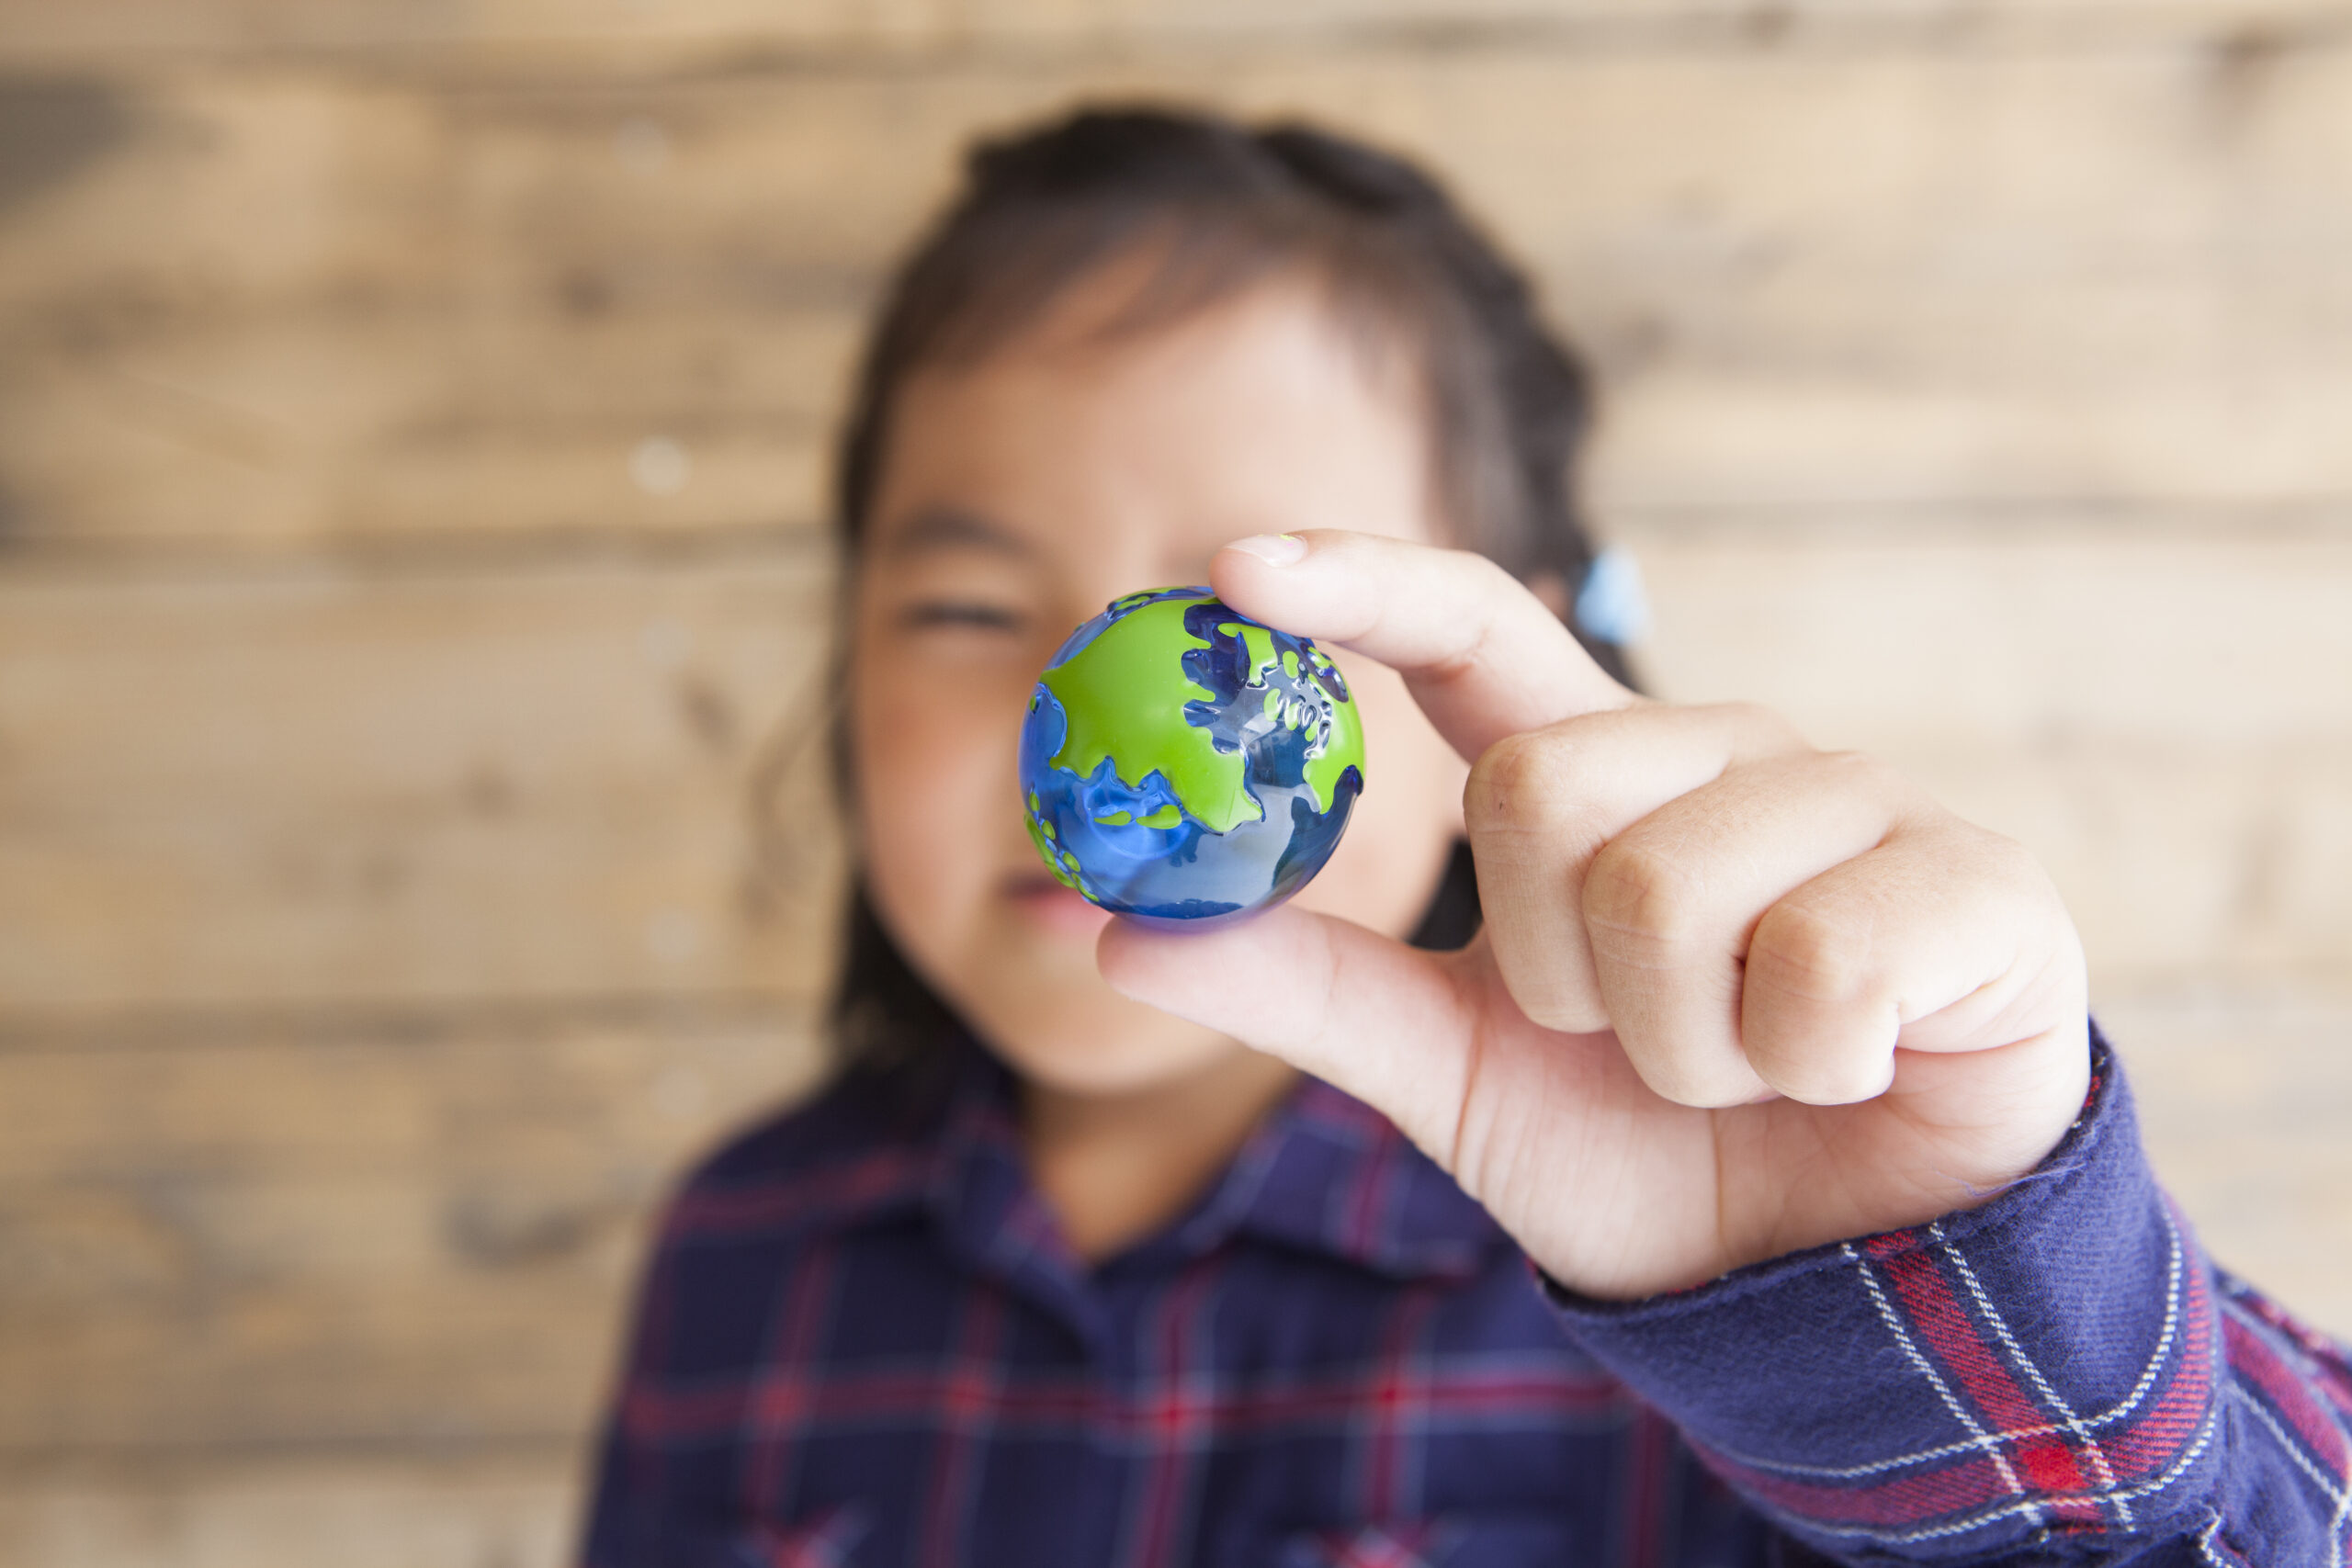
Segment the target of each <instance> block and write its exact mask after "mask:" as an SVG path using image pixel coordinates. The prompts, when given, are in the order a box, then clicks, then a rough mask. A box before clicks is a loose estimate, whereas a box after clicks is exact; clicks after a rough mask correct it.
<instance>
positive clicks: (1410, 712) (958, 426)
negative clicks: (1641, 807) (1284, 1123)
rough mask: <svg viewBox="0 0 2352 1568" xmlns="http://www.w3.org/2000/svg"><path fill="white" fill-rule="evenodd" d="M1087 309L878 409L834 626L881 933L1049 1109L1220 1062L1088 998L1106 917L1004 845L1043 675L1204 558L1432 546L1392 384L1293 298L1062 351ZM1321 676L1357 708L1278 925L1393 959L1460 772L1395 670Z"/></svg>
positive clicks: (1094, 294)
mask: <svg viewBox="0 0 2352 1568" xmlns="http://www.w3.org/2000/svg"><path fill="white" fill-rule="evenodd" d="M1107 287H1108V286H1107V285H1097V286H1095V287H1093V288H1080V289H1078V290H1075V291H1073V297H1072V298H1071V299H1069V300H1067V301H1066V302H1064V303H1063V304H1062V305H1060V306H1059V307H1057V310H1055V311H1053V312H1052V313H1051V314H1050V315H1049V316H1048V318H1047V319H1046V321H1044V322H1043V323H1041V324H1040V325H1039V326H1038V327H1037V328H1035V330H1032V331H1029V332H1027V333H1023V335H1022V336H1021V337H1019V338H1018V339H1017V340H1016V341H1014V342H1012V344H1008V345H1006V346H1005V347H1003V348H1002V349H1001V350H999V351H998V352H996V353H995V354H993V355H990V356H989V357H988V358H987V359H985V360H984V361H982V362H981V363H979V364H978V365H975V366H971V367H959V368H956V369H952V370H931V371H923V372H920V373H918V374H917V375H916V376H914V377H913V378H910V380H909V381H908V382H907V383H906V384H905V385H904V386H903V387H902V388H901V389H900V390H899V394H898V400H897V402H896V403H895V405H894V407H893V410H892V418H891V431H892V437H891V442H890V447H889V451H888V457H887V460H886V462H885V465H884V471H883V472H882V474H881V476H880V481H879V484H878V485H877V487H876V497H875V503H874V510H873V513H872V517H871V521H870V525H869V530H868V535H867V539H866V543H865V558H864V562H863V565H862V568H861V570H860V576H859V580H858V581H857V583H856V585H855V592H854V609H853V615H854V626H853V628H852V635H853V638H854V641H853V646H852V655H851V658H852V663H851V694H850V705H851V706H850V741H851V751H852V760H853V766H854V777H855V779H856V789H857V797H856V802H855V807H856V822H857V827H856V835H857V847H858V852H859V853H860V854H861V855H862V857H863V863H864V865H865V874H866V878H867V884H868V887H869V889H870V891H871V894H872V897H873V900H874V904H875V907H876V912H877V913H878V914H879V915H880V917H881V919H882V920H883V923H884V924H885V925H886V926H887V927H888V930H889V931H890V932H891V934H892V935H893V936H894V937H896V939H897V940H898V942H899V945H900V947H901V949H902V950H903V951H904V952H905V953H906V954H907V955H908V957H909V958H910V960H911V961H912V962H913V963H914V964H915V966H916V967H917V968H918V969H919V970H920V971H921V972H922V975H923V976H924V977H925V978H926V979H928V980H929V981H930V982H931V984H932V986H933V987H934V988H935V989H936V990H937V991H938V992H939V994H940V995H941V996H942V997H943V998H944V999H945V1000H946V1001H948V1002H949V1003H950V1004H951V1005H952V1006H953V1007H955V1008H956V1010H957V1012H958V1013H960V1014H961V1015H962V1016H963V1017H964V1018H965V1019H967V1021H970V1022H971V1023H972V1024H973V1026H974V1027H975V1028H977V1029H978V1031H979V1032H981V1033H982V1035H983V1036H985V1037H986V1038H987V1039H988V1040H989V1043H991V1044H993V1045H994V1046H995V1047H996V1048H997V1049H998V1050H999V1052H1000V1053H1001V1054H1002V1055H1004V1056H1005V1057H1006V1058H1007V1059H1008V1060H1009V1061H1010V1062H1012V1064H1013V1066H1015V1067H1017V1068H1018V1069H1019V1070H1020V1071H1021V1072H1022V1073H1023V1075H1024V1076H1026V1077H1029V1078H1030V1079H1032V1080H1033V1081H1035V1082H1037V1083H1040V1084H1042V1085H1045V1086H1047V1087H1050V1088H1054V1089H1061V1090H1064V1091H1067V1092H1071V1093H1115V1092H1123V1091H1131V1090H1136V1089H1148V1088H1150V1087H1152V1086H1154V1085H1155V1084H1159V1083H1164V1082H1169V1081H1171V1080H1173V1079H1174V1078H1176V1077H1181V1076H1183V1075H1186V1074H1189V1073H1191V1072H1193V1071H1196V1070H1198V1069H1202V1068H1205V1067H1208V1066H1213V1065H1214V1064H1215V1063H1216V1061H1217V1060H1219V1059H1220V1058H1221V1057H1223V1056H1224V1055H1226V1054H1227V1053H1229V1052H1232V1051H1236V1050H1238V1049H1239V1047H1238V1046H1237V1045H1235V1044H1234V1043H1232V1042H1231V1041H1230V1040H1228V1039H1227V1038H1226V1037H1225V1036H1222V1035H1217V1034H1213V1033H1210V1032H1207V1031H1205V1030H1204V1029H1202V1028H1201V1027H1199V1026H1198V1025H1195V1024H1192V1023H1188V1022H1185V1021H1182V1020H1179V1019H1175V1018H1172V1017H1170V1016H1168V1015H1167V1014H1164V1013H1160V1012H1158V1011H1155V1010H1150V1009H1148V1008H1146V1007H1144V1006H1142V1005H1141V1004H1139V1003H1136V1002H1132V1001H1129V1000H1128V999H1127V998H1124V997H1122V996H1120V995H1119V994H1118V993H1116V992H1114V991H1113V990H1112V989H1111V988H1110V987H1108V986H1106V985H1104V984H1103V981H1102V979H1101V977H1100V976H1098V975H1097V974H1096V973H1095V969H1094V938H1095V935H1096V933H1097V932H1098V931H1101V929H1102V928H1103V924H1104V923H1105V922H1106V921H1107V920H1108V919H1109V918H1110V917H1108V916H1107V915H1105V914H1103V912H1102V911H1101V910H1099V909H1096V908H1093V907H1092V906H1091V905H1089V904H1087V903H1086V902H1085V901H1084V900H1082V899H1080V897H1078V895H1076V894H1075V893H1071V892H1069V891H1068V890H1067V889H1065V888H1063V887H1062V886H1060V885H1059V884H1057V883H1056V882H1055V881H1054V880H1053V879H1052V878H1051V877H1050V876H1048V875H1047V874H1046V870H1045V868H1044V866H1042V865H1041V864H1040V863H1038V860H1037V852H1036V851H1035V848H1033V847H1032V845H1031V843H1030V840H1029V836H1028V833H1027V831H1026V830H1025V829H1024V828H1023V820H1022V811H1021V800H1020V789H1019V784H1018V783H1017V776H1016V766H1015V761H1016V750H1017V742H1018V739H1019V736H1020V730H1021V722H1022V718H1023V713H1024V712H1025V710H1026V707H1027V705H1028V700H1029V694H1030V690H1031V688H1032V687H1033V686H1034V685H1035V682H1036V678H1037V674H1038V671H1040V670H1041V669H1042V668H1043V667H1044V665H1045V662H1046V660H1047V659H1048V658H1050V657H1051V656H1052V654H1053V652H1054V649H1056V648H1057V647H1058V646H1059V645H1060V643H1061V641H1062V639H1063V638H1064V637H1067V636H1068V635H1069V632H1070V630H1071V628H1072V627H1074V626H1077V625H1078V624H1079V623H1080V622H1081V621H1083V620H1085V619H1087V618H1088V617H1089V616H1091V615H1095V614H1097V613H1099V612H1100V611H1101V610H1102V608H1103V605H1104V604H1107V603H1109V602H1110V601H1111V600H1112V599H1114V598H1116V597H1117V596H1119V595H1120V594H1122V593H1126V592H1133V591H1135V590H1136V589H1141V588H1157V587H1164V586H1169V585H1173V584H1179V583H1196V582H1205V581H1208V563H1209V558H1210V556H1211V555H1213V554H1214V553H1215V552H1216V549H1217V547H1219V546H1221V545H1223V544H1225V543H1226V542H1227V540H1230V539H1234V538H1238V537H1240V536H1244V535H1250V534H1273V533H1283V532H1288V531H1291V530H1295V529H1300V528H1314V527H1340V528H1351V529H1356V530H1359V531H1362V532H1366V533H1375V534H1388V535H1394V536H1399V537H1404V538H1409V539H1418V540H1430V541H1434V540H1436V539H1437V538H1438V536H1439V532H1440V528H1439V524H1438V520H1437V517H1436V515H1435V513H1434V510H1433V506H1434V502H1433V487H1432V484H1431V480H1430V454H1429V452H1428V449H1427V447H1428V440H1427V435H1426V432H1425V429H1424V426H1423V422H1422V419H1421V416H1420V414H1419V410H1418V408H1417V406H1416V403H1415V401H1414V394H1413V393H1412V391H1411V389H1410V379H1409V378H1408V377H1407V376H1406V375H1404V374H1403V373H1402V369H1401V367H1397V369H1394V370H1386V371H1383V370H1377V369H1374V368H1373V367H1370V366H1369V365H1368V364H1367V362H1366V359H1365V357H1364V355H1363V354H1362V353H1361V352H1360V351H1359V350H1358V349H1356V348H1354V347H1351V344H1349V342H1348V341H1347V340H1346V339H1345V338H1343V337H1341V336H1340V333H1338V331H1337V330H1336V329H1335V327H1334V326H1333V324H1332V322H1331V321H1330V320H1329V315H1328V312H1327V310H1326V308H1325V307H1324V306H1323V305H1322V304H1321V302H1320V301H1319V300H1318V299H1317V298H1316V297H1315V296H1314V295H1313V294H1311V293H1310V292H1308V291H1307V290H1306V288H1303V287H1298V286H1291V285H1268V286H1265V287H1261V288H1256V289H1254V290H1252V291H1250V292H1248V293H1246V294H1244V295H1243V296H1241V297H1239V298H1238V299H1234V300H1232V301H1230V302H1227V303H1224V304H1220V305H1218V306H1216V307H1214V308H1212V309H1210V310H1205V311H1203V312H1199V313H1196V314H1194V315H1192V316H1189V317H1185V318H1183V319H1182V320H1180V321H1177V322H1175V323H1174V324H1172V325H1170V326H1167V327H1163V328H1153V329H1147V330H1144V331H1141V332H1136V333H1129V334H1125V335H1114V336H1112V337H1109V338H1107V339H1100V340H1095V341H1091V342H1090V341H1086V340H1085V334H1084V332H1083V328H1084V326H1085V325H1086V324H1087V323H1089V322H1091V321H1093V320H1096V319H1098V318H1097V314H1096V313H1097V312H1099V311H1100V310H1102V309H1103V303H1104V300H1103V295H1104V291H1105V288H1107ZM1337 658H1338V660H1339V662H1340V666H1341V668H1342V671H1343V672H1344V673H1345V675H1346V677H1347V680H1348V683H1349V685H1350V687H1351V690H1352V691H1353V692H1354V693H1355V694H1356V695H1357V698H1358V701H1359V702H1360V703H1361V705H1362V708H1363V724H1364V749H1365V773H1366V788H1365V792H1364V795H1363V799H1362V800H1361V801H1360V802H1359V803H1358V805H1357V807H1356V808H1355V814H1354V817H1353V819H1352V820H1351V823H1350V825H1349V829H1348V834H1347V837H1346V839H1345V840H1343V841H1342V842H1341V844H1340V849H1339V852H1337V853H1336V854H1335V855H1334V856H1333V857H1332V860H1331V862H1330V863H1329V866H1328V867H1327V868H1326V869H1325V870H1324V872H1323V874H1321V875H1320V876H1319V877H1318V878H1317V880H1316V881H1315V882H1314V883H1313V884H1312V885H1311V886H1308V887H1307V888H1306V891H1305V892H1303V893H1302V894H1300V895H1299V897H1298V902H1299V903H1301V904H1303V905H1306V906H1307V907H1310V908H1321V909H1325V910H1329V911H1333V912H1338V913H1342V914H1345V915H1346V916H1348V917H1349V918H1350V919H1354V920H1357V921H1359V922H1361V923H1363V924H1365V925H1368V926H1371V927H1373V928H1374V929H1376V930H1379V931H1385V932H1387V933H1388V934H1391V935H1395V936H1402V935H1405V934H1407V933H1408V931H1410V930H1411V929H1412V927H1413V925H1414V923H1415V921H1416V919H1418V917H1419V914H1420V912H1421V909H1422V908H1423V907H1424V905H1425V904H1426V902H1427V901H1428V898H1429V897H1430V894H1431V893H1432V892H1433V891H1434V889H1435V887H1436V884H1437V880H1438V877H1439V875H1440V874H1441V872H1442V868H1443V863H1444V858H1445V855H1446V852H1447V850H1448V847H1449V845H1450V843H1451V841H1452V840H1453V837H1454V836H1455V835H1456V834H1458V833H1459V832H1460V831H1461V830H1462V829H1461V821H1462V816H1461V797H1462V785H1463V782H1464V775H1465V773H1466V769H1465V767H1464V764H1463V763H1462V762H1461V761H1459V760H1458V759H1457V758H1455V757H1454V755H1453V752H1452V750H1450V749H1448V748H1447V746H1446V745H1445V743H1444V742H1443V741H1442V740H1441V739H1439V738H1438V737H1437V734H1436V732H1435V731H1434V730H1432V729H1431V728H1430V725H1429V723H1428V721H1427V720H1426V719H1424V718H1423V717H1422V716H1421V714H1420V711H1419V708H1417V707H1416V706H1415V705H1413V702H1412V700H1411V698H1410V697H1408V695H1407V694H1406V692H1405V689H1404V685H1403V682H1401V681H1400V680H1399V679H1398V678H1397V676H1396V675H1395V674H1393V673H1391V672H1390V671H1387V670H1386V669H1385V668H1383V667H1381V666H1379V665H1376V664H1373V663H1371V662H1369V661H1368V660H1363V659H1360V658H1351V657H1350V656H1349V655H1347V654H1345V653H1339V654H1338V655H1337Z"/></svg>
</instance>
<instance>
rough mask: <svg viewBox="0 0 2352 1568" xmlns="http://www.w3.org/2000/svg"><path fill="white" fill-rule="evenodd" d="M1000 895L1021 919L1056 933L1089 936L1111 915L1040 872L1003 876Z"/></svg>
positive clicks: (1105, 922) (1099, 928)
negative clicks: (1015, 910)
mask: <svg viewBox="0 0 2352 1568" xmlns="http://www.w3.org/2000/svg"><path fill="white" fill-rule="evenodd" d="M1004 897H1005V900H1006V902H1008V903H1010V904H1011V905H1012V907H1013V908H1015V909H1017V910H1019V911H1020V913H1021V916H1022V918H1023V919H1026V920H1029V921H1030V922H1032V923H1033V924H1035V925H1036V926H1038V927H1040V928H1042V929H1044V930H1046V931H1052V932H1054V933H1056V934H1057V935H1069V936H1092V935H1093V934H1094V933H1095V932H1097V931H1101V930H1102V929H1103V926H1104V925H1106V924H1108V923H1109V921H1110V919H1111V916H1110V913H1109V911H1107V910H1104V909H1100V908H1096V907H1095V906H1093V905H1092V904H1090V903H1088V902H1087V901H1086V900H1085V899H1084V898H1082V897H1080V896H1079V895H1078V894H1077V893H1075V892H1073V891H1072V890H1071V889H1069V888H1068V887H1065V886H1062V885H1061V884H1060V883H1058V882H1057V881H1055V880H1054V879H1053V878H1052V877H1050V876H1047V875H1046V874H1044V873H1043V872H1035V873H1026V872H1024V873H1021V874H1016V875H1013V876H1009V877H1007V878H1006V879H1005V884H1004Z"/></svg>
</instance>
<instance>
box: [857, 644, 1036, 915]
mask: <svg viewBox="0 0 2352 1568" xmlns="http://www.w3.org/2000/svg"><path fill="white" fill-rule="evenodd" d="M874 677H875V678H874V679H872V680H871V681H867V682H861V687H860V693H859V702H858V711H857V714H856V721H855V729H854V734H855V737H856V759H857V763H858V786H859V787H858V796H859V798H858V812H857V821H858V825H859V836H860V848H861V850H862V852H863V853H864V855H865V863H866V865H867V868H868V871H869V874H870V875H871V877H872V879H873V882H874V884H875V887H876V893H877V895H879V896H881V897H883V898H884V899H885V901H886V903H888V904H889V905H892V906H895V911H896V912H899V913H901V914H903V915H904V916H905V917H907V918H908V919H911V920H916V921H921V922H923V923H926V924H928V923H933V922H937V921H940V920H942V919H945V920H947V921H948V922H949V923H955V922H956V919H957V918H958V917H960V916H963V915H966V914H968V913H969V912H970V910H971V909H972V908H974V907H976V906H977V904H978V900H979V899H980V898H981V897H985V895H986V893H987V891H988V887H989V883H990V882H991V881H992V879H993V878H994V877H995V875H996V874H998V868H997V867H996V865H995V863H994V857H995V855H996V853H997V852H998V850H999V848H1000V847H1001V843H1002V842H1003V840H1005V839H1006V838H1007V837H1008V834H1009V832H1010V831H1011V830H1012V829H1018V827H1019V822H1020V818H1019V814H1018V811H1017V796H1016V791H1015V786H1014V784H1013V777H1014V774H1013V759H1014V747H1015V744H1016V739H1015V738H1016V737H1017V734H1018V728H1017V723H1018V718H1019V714H1018V711H1017V710H1016V711H1015V712H1014V715H1013V717H1012V719H1011V720H1007V721H1005V722H1002V723H997V724H991V723H990V722H989V719H990V718H991V717H992V716H994V714H993V709H994V707H995V706H996V705H994V704H989V703H982V702H975V701H973V700H972V695H973V694H971V693H969V692H965V691H957V690H952V689H948V688H947V687H946V686H945V685H944V684H942V683H938V682H926V681H923V680H922V679H920V678H919V676H918V675H917V673H915V672H911V671H905V670H903V669H893V668H890V667H888V665H885V666H884V667H882V668H879V669H876V671H874ZM999 731H1002V732H1003V733H1002V734H1001V735H1000V734H999V733H998V732H999ZM1000 819H1001V820H1000ZM1008 824H1009V825H1010V828H1008V826H1007V825H1008ZM897 923H899V922H898V921H894V924H897ZM902 929H903V927H902ZM905 934H907V935H908V936H909V937H910V939H913V940H918V941H919V940H920V939H918V938H915V933H913V932H911V931H907V932H906V933H905Z"/></svg>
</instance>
